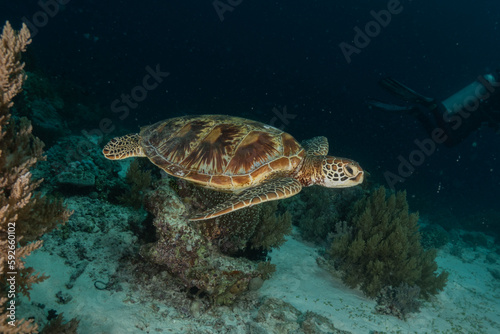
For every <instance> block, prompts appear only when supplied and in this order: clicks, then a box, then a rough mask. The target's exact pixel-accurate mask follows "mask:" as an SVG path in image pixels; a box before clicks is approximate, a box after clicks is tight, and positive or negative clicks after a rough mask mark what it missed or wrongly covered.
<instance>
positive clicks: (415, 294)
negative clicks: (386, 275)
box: [375, 283, 422, 320]
mask: <svg viewBox="0 0 500 334" xmlns="http://www.w3.org/2000/svg"><path fill="white" fill-rule="evenodd" d="M419 296H420V288H419V287H418V286H416V285H414V286H409V285H408V284H406V283H401V285H400V286H398V287H395V288H394V287H392V286H386V287H385V288H383V289H382V291H380V294H379V295H378V296H377V306H376V307H375V310H376V312H377V313H380V314H388V315H393V316H395V317H397V318H399V319H402V320H406V318H407V316H408V314H410V313H415V312H418V311H419V310H420V306H421V304H422V303H421V302H420V301H419V300H418V298H419Z"/></svg>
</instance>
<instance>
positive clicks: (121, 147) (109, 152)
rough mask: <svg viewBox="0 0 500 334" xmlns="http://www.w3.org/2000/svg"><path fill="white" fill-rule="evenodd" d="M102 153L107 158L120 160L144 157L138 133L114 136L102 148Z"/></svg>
mask: <svg viewBox="0 0 500 334" xmlns="http://www.w3.org/2000/svg"><path fill="white" fill-rule="evenodd" d="M102 154H104V156H105V157H106V158H108V159H109V160H121V159H126V158H130V157H145V156H146V155H145V154H144V151H143V149H142V146H141V136H140V135H139V134H138V133H134V134H131V135H126V136H123V137H116V138H113V139H111V140H110V141H109V143H107V144H106V146H104V148H103V149H102Z"/></svg>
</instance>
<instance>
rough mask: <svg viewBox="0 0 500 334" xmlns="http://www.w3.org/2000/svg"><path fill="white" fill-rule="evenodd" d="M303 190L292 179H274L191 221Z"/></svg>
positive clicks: (297, 182)
mask: <svg viewBox="0 0 500 334" xmlns="http://www.w3.org/2000/svg"><path fill="white" fill-rule="evenodd" d="M301 190H302V185H301V184H300V182H299V181H297V180H296V179H293V178H291V177H288V178H279V179H274V180H271V181H267V182H265V183H263V184H261V185H259V186H256V187H252V188H249V189H246V190H243V191H242V192H240V193H238V194H236V195H233V196H232V197H231V198H230V199H229V200H227V201H225V202H223V203H221V204H219V205H216V206H215V207H213V208H212V209H209V210H207V211H205V212H203V213H201V214H198V215H196V216H194V217H193V218H191V219H189V220H191V221H195V220H204V219H210V218H215V217H218V216H222V215H225V214H226V213H230V212H233V211H236V210H240V209H243V208H246V207H249V206H253V205H257V204H261V203H264V202H269V201H275V200H278V199H283V198H287V197H291V196H294V195H296V194H298V193H299V192H300V191H301Z"/></svg>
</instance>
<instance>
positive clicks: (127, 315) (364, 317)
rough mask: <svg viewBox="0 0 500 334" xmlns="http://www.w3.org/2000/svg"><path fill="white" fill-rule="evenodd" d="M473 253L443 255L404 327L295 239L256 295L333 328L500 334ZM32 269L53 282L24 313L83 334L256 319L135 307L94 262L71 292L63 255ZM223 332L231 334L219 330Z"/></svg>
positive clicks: (276, 256)
mask: <svg viewBox="0 0 500 334" xmlns="http://www.w3.org/2000/svg"><path fill="white" fill-rule="evenodd" d="M470 253H471V254H470V258H471V259H472V258H473V257H475V259H474V261H473V262H472V261H471V262H470V263H464V262H462V260H460V259H459V258H457V257H454V256H451V255H449V254H448V253H447V252H443V251H442V252H440V253H439V256H438V258H437V261H438V264H439V268H440V269H444V270H447V271H449V272H450V277H449V281H448V284H447V286H446V288H445V290H444V291H443V292H441V293H440V294H439V295H438V296H437V297H435V298H433V299H432V301H430V302H426V303H425V304H424V305H423V307H422V308H421V312H420V313H418V314H412V315H411V316H410V318H409V319H408V320H407V321H406V322H405V321H401V320H399V319H397V318H395V317H392V316H384V315H378V314H375V313H374V312H373V310H374V307H375V305H376V303H375V302H374V301H373V300H370V299H367V298H365V297H364V296H363V294H362V293H361V292H359V291H357V290H352V289H349V288H347V287H345V286H344V285H343V284H342V282H341V281H340V280H339V279H336V278H333V277H332V276H331V275H330V274H329V273H328V272H327V271H325V270H324V269H322V268H320V267H319V266H318V265H317V263H316V258H317V256H318V255H317V249H316V248H313V247H310V246H309V245H307V244H305V243H303V242H300V241H297V240H296V239H294V238H293V237H290V238H288V241H287V242H286V243H285V244H284V245H283V246H282V247H281V248H280V249H279V250H274V251H273V252H272V253H271V254H270V255H271V258H272V261H271V262H272V263H274V264H276V265H277V270H276V273H275V274H274V276H273V277H272V278H271V279H270V280H268V281H266V282H265V283H264V286H263V287H262V288H261V289H260V290H259V291H258V295H259V296H260V297H266V296H269V297H275V298H279V299H282V300H283V301H286V302H288V303H290V304H291V305H293V306H294V307H295V308H297V309H298V310H300V311H302V312H306V311H312V312H315V313H318V314H320V315H323V316H325V317H327V318H328V319H330V320H331V321H332V323H333V324H334V325H335V327H336V328H338V329H342V330H346V331H350V332H352V333H369V332H370V331H384V332H388V333H395V332H400V333H492V334H493V333H500V302H499V301H500V293H499V287H500V282H499V281H497V280H494V279H493V278H492V276H491V274H490V273H489V272H488V270H487V266H490V267H496V268H497V269H498V268H499V265H498V264H494V265H487V264H486V263H485V262H484V258H485V256H484V255H483V254H481V252H479V251H477V252H475V253H474V254H473V252H472V251H470ZM467 262H469V261H467ZM28 265H30V266H33V267H35V269H36V270H37V271H41V272H45V273H46V274H48V275H50V276H51V277H50V278H49V279H48V280H46V281H45V282H42V283H40V284H38V285H36V286H34V288H33V290H32V291H31V303H30V302H29V301H27V299H25V302H24V306H23V307H22V308H21V309H20V312H22V313H25V314H29V315H35V316H36V317H44V316H46V313H47V310H49V309H56V310H57V311H58V312H64V317H65V319H71V318H74V317H76V318H78V319H79V320H80V326H79V333H84V334H86V333H91V334H99V333H106V334H114V333H117V334H123V333H147V332H151V333H154V332H167V333H247V328H248V326H247V324H248V323H250V322H253V321H254V320H253V319H254V317H255V313H256V312H255V311H254V312H251V311H248V310H242V309H239V308H238V307H234V308H232V309H230V308H228V307H225V308H220V310H222V316H221V317H220V318H219V319H215V318H214V317H213V316H212V315H211V314H210V313H206V314H203V315H201V316H200V317H198V318H196V319H195V318H193V317H190V316H189V315H186V314H185V313H184V314H183V313H179V312H178V311H177V310H175V309H174V308H173V307H172V306H170V304H169V301H168V300H165V301H164V302H163V303H160V302H158V301H151V302H137V300H140V299H141V298H139V297H138V296H137V295H138V294H140V292H138V291H136V290H133V289H132V288H131V287H130V286H128V285H126V284H124V285H123V288H124V289H123V291H121V292H110V291H107V290H98V289H96V288H95V287H94V282H95V276H96V275H95V273H96V272H99V271H100V270H101V271H102V270H108V269H109V268H99V267H95V265H94V263H90V264H89V265H88V267H87V268H86V270H85V272H84V273H83V274H82V275H81V276H80V277H79V278H78V279H77V280H76V282H75V285H74V287H73V288H72V289H70V290H68V289H66V287H65V283H66V282H68V280H69V276H70V272H71V268H70V267H69V266H67V265H65V263H64V261H63V259H61V258H60V257H59V256H57V255H50V254H48V253H46V252H43V251H38V252H36V253H34V254H33V255H32V256H30V257H29V258H28ZM96 265H98V264H96ZM89 272H92V273H94V274H92V275H89ZM91 276H93V277H94V278H91ZM158 288H159V289H161V287H158ZM58 291H62V292H64V293H68V294H70V295H71V296H72V300H71V301H70V302H68V303H67V304H60V303H57V298H56V297H55V295H56V293H57V292H58ZM39 303H40V304H44V305H45V308H44V309H43V310H42V309H40V308H38V307H36V306H34V305H37V304H39ZM30 304H31V305H30ZM219 314H220V312H219ZM221 326H222V327H225V328H227V329H228V331H226V332H224V330H222V332H221ZM276 333H278V332H276Z"/></svg>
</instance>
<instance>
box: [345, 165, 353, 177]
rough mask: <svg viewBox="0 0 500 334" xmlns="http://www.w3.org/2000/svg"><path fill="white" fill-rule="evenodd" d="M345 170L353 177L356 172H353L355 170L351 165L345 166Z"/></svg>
mask: <svg viewBox="0 0 500 334" xmlns="http://www.w3.org/2000/svg"><path fill="white" fill-rule="evenodd" d="M345 170H346V172H347V173H348V174H351V175H353V174H354V170H353V169H352V167H351V166H349V165H347V166H345Z"/></svg>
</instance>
